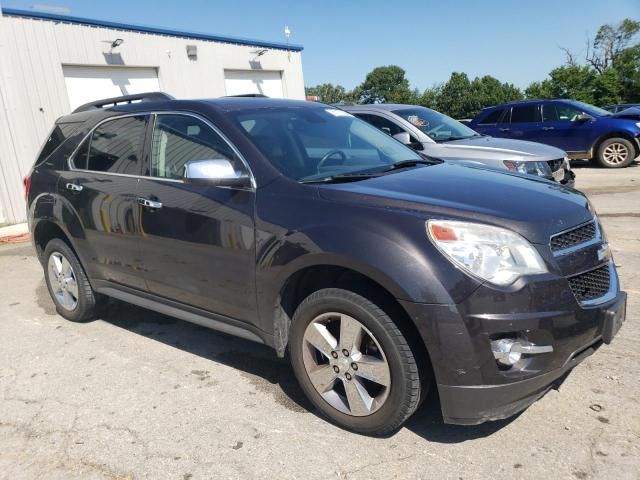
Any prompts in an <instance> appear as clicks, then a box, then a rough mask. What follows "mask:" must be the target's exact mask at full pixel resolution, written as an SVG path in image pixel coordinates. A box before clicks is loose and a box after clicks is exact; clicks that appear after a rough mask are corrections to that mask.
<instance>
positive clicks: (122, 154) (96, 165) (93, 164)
mask: <svg viewBox="0 0 640 480" xmlns="http://www.w3.org/2000/svg"><path fill="white" fill-rule="evenodd" d="M146 120H147V117H146V116H144V115H141V116H134V117H125V118H118V119H115V120H109V121H107V122H104V123H103V124H101V125H100V126H98V127H97V128H96V129H95V130H94V131H93V133H92V134H91V139H90V141H89V144H88V147H89V148H88V150H89V151H88V155H87V167H86V168H87V170H93V171H96V172H106V173H123V174H128V175H139V174H140V164H141V161H142V146H143V144H144V133H145V127H146ZM81 150H82V147H81ZM81 150H80V151H79V152H78V154H80V156H79V155H76V158H75V159H74V165H75V166H76V168H82V166H81V165H80V164H81V163H82V160H81V155H82V151H81Z"/></svg>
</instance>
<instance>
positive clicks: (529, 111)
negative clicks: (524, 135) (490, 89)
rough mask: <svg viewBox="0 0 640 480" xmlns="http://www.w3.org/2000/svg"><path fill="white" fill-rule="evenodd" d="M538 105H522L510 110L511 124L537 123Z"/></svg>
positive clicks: (538, 115) (538, 116)
mask: <svg viewBox="0 0 640 480" xmlns="http://www.w3.org/2000/svg"><path fill="white" fill-rule="evenodd" d="M539 121H540V109H539V108H538V105H522V106H518V107H513V108H512V109H511V123H525V122H539Z"/></svg>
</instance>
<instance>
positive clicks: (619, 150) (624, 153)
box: [597, 138, 635, 168]
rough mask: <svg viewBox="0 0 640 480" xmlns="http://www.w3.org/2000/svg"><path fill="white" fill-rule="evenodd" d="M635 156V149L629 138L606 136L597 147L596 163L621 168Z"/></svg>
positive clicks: (606, 166)
mask: <svg viewBox="0 0 640 480" xmlns="http://www.w3.org/2000/svg"><path fill="white" fill-rule="evenodd" d="M634 156H635V150H634V148H633V145H632V144H631V142H630V141H629V140H626V139H624V138H608V139H606V140H605V141H604V142H602V143H601V144H600V146H599V147H598V156H597V160H598V164H599V165H600V166H601V167H605V168H623V167H626V166H628V165H629V164H630V163H631V162H632V161H633V158H634Z"/></svg>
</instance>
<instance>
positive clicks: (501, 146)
mask: <svg viewBox="0 0 640 480" xmlns="http://www.w3.org/2000/svg"><path fill="white" fill-rule="evenodd" d="M437 145H438V146H440V147H442V148H440V149H439V152H442V155H440V157H441V158H447V159H460V160H466V159H477V160H483V159H490V160H499V161H502V160H524V161H527V160H531V161H548V160H556V159H559V158H564V157H565V155H566V153H565V152H564V151H563V150H560V149H559V148H556V147H552V146H550V145H545V144H542V143H535V142H527V141H524V140H512V139H510V138H495V137H472V138H465V139H463V140H454V141H452V142H446V143H439V144H437Z"/></svg>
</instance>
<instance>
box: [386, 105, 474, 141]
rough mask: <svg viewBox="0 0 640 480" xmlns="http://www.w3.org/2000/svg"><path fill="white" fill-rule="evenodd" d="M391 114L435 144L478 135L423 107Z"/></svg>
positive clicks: (395, 111) (456, 122)
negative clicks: (400, 118) (404, 121)
mask: <svg viewBox="0 0 640 480" xmlns="http://www.w3.org/2000/svg"><path fill="white" fill-rule="evenodd" d="M393 113H395V114H396V115H399V116H401V117H402V118H404V119H405V120H406V121H408V122H409V123H411V124H412V125H414V126H415V127H418V128H419V129H420V130H422V132H424V133H425V134H426V135H427V136H428V137H429V138H430V139H431V140H433V141H435V142H448V141H450V140H460V139H462V138H471V137H478V136H479V134H478V133H477V132H474V131H473V130H471V129H470V128H469V127H467V126H465V125H463V124H461V123H460V122H458V121H457V120H454V119H453V118H451V117H447V116H446V115H443V114H442V113H439V112H436V111H434V110H430V109H428V108H425V107H414V108H403V109H402V110H394V111H393Z"/></svg>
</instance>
